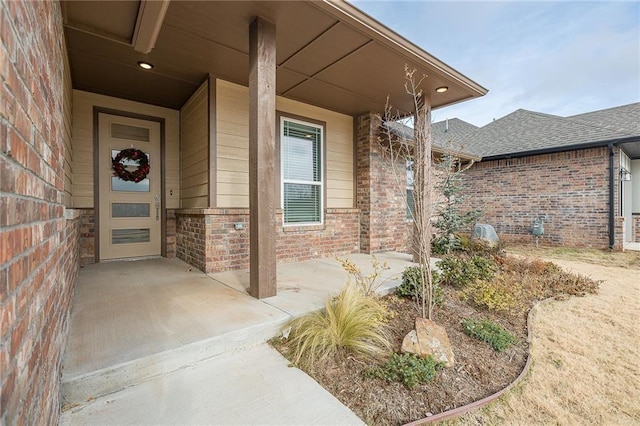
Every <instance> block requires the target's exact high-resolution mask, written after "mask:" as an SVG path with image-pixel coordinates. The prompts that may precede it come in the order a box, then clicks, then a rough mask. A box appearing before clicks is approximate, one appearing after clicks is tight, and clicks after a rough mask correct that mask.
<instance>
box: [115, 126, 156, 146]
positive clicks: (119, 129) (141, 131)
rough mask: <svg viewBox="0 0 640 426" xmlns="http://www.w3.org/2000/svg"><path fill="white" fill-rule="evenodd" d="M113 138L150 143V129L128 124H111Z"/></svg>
mask: <svg viewBox="0 0 640 426" xmlns="http://www.w3.org/2000/svg"><path fill="white" fill-rule="evenodd" d="M111 137H112V138H117V139H127V140H132V141H140V142H149V129H147V128H146V127H137V126H129V125H127V124H119V123H111Z"/></svg>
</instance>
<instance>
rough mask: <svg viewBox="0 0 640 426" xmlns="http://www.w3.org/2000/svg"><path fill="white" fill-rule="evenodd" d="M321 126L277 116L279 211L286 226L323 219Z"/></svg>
mask: <svg viewBox="0 0 640 426" xmlns="http://www.w3.org/2000/svg"><path fill="white" fill-rule="evenodd" d="M322 140H323V127H322V126H319V125H316V124H311V123H306V122H304V121H299V120H294V119H291V118H285V117H281V118H280V144H281V156H280V158H281V162H282V163H281V166H282V167H281V169H282V176H281V177H282V179H281V182H282V210H283V216H284V224H285V225H301V224H302V225H311V224H321V223H322V221H323V218H322V211H323V198H324V197H323V194H324V183H323V180H324V179H323V178H324V177H323V176H322V175H323V158H322Z"/></svg>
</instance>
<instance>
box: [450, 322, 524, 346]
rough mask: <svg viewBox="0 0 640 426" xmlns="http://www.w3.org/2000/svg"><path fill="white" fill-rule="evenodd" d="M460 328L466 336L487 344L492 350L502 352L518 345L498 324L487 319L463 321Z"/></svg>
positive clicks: (514, 338)
mask: <svg viewBox="0 0 640 426" xmlns="http://www.w3.org/2000/svg"><path fill="white" fill-rule="evenodd" d="M462 328H463V329H464V333H465V334H466V335H468V336H471V337H475V338H476V339H478V340H482V341H483V342H487V343H489V344H490V345H491V347H492V348H493V350H495V351H497V352H502V351H504V350H505V349H508V348H510V347H511V346H513V345H515V344H516V343H518V339H517V338H516V337H515V336H514V335H513V334H511V333H509V332H508V331H507V330H505V329H504V328H502V327H500V326H499V325H498V324H496V323H494V322H491V321H489V320H488V319H483V320H480V321H478V320H473V319H463V320H462Z"/></svg>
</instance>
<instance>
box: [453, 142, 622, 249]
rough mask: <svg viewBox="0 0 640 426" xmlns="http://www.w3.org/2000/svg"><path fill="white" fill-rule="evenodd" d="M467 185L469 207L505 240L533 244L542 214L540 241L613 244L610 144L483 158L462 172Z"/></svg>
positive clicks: (600, 245) (565, 243) (545, 242)
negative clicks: (481, 213)
mask: <svg viewBox="0 0 640 426" xmlns="http://www.w3.org/2000/svg"><path fill="white" fill-rule="evenodd" d="M615 164H618V162H617V160H616V162H615ZM464 185H465V187H466V195H467V199H466V201H465V204H466V206H465V207H467V208H480V209H481V210H482V211H484V217H483V218H482V219H481V222H484V223H488V224H491V225H493V226H494V228H495V229H496V231H497V232H498V235H499V236H500V237H501V238H503V239H504V240H507V241H518V242H524V243H533V242H534V241H535V240H534V237H533V236H532V235H531V233H530V228H531V226H532V225H533V220H534V218H536V217H537V216H540V215H544V216H545V222H544V231H545V234H544V236H543V237H542V238H541V239H540V242H541V243H542V244H547V245H555V246H559V245H563V246H572V247H593V248H607V247H608V246H609V232H608V218H609V150H608V148H606V147H605V148H594V149H586V150H579V151H570V152H563V153H556V154H545V155H536V156H530V157H525V158H517V159H508V160H497V161H483V162H480V163H476V164H474V166H473V167H472V168H471V169H470V170H468V171H466V172H465V173H464ZM616 192H617V191H616ZM617 227H619V224H618V225H617ZM616 235H617V236H619V237H621V234H620V232H616Z"/></svg>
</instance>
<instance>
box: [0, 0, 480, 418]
mask: <svg viewBox="0 0 640 426" xmlns="http://www.w3.org/2000/svg"><path fill="white" fill-rule="evenodd" d="M0 24H1V27H0V28H1V31H0V35H1V40H0V41H1V42H0V83H1V84H0V149H1V150H0V171H1V175H0V176H1V181H0V220H1V222H0V225H1V226H2V229H1V231H0V242H1V247H0V248H1V250H0V308H1V310H0V321H1V322H0V380H1V386H2V389H1V391H0V394H1V399H0V407H1V410H2V411H1V413H0V423H2V424H5V423H6V424H14V423H17V424H55V423H56V422H57V418H58V417H57V416H58V412H59V398H58V394H59V374H60V362H61V353H62V350H63V348H64V345H65V341H66V336H67V324H68V318H69V312H70V304H71V298H72V296H73V292H74V286H75V282H76V277H77V271H78V268H79V266H80V265H85V264H87V263H91V262H100V261H103V260H107V259H121V258H136V257H145V256H166V257H172V256H177V257H179V258H181V259H183V260H184V261H186V262H188V263H190V264H192V265H194V266H195V267H197V268H199V269H201V270H203V271H205V272H212V271H222V270H228V269H237V268H250V271H251V273H250V275H251V286H250V289H251V294H252V295H254V296H255V297H267V296H271V295H274V294H275V291H276V286H275V277H276V275H275V272H276V260H277V261H281V262H285V261H300V260H305V259H310V258H314V257H321V256H334V255H340V254H345V253H353V252H359V251H362V252H367V253H370V252H375V251H381V250H397V249H402V248H403V244H404V241H403V240H401V239H400V240H399V239H397V238H396V233H397V232H398V231H397V229H396V228H397V227H401V228H403V230H406V228H407V219H406V213H405V206H404V204H398V201H397V199H398V198H399V197H397V195H396V194H394V193H392V192H390V191H388V188H387V187H386V186H385V185H388V181H389V176H388V175H386V174H385V173H388V172H387V171H385V169H384V167H382V165H381V161H380V158H379V155H378V145H377V139H376V132H377V129H378V128H377V125H376V120H374V117H375V115H374V113H377V112H381V111H383V109H384V105H385V102H386V99H387V96H390V97H391V99H392V100H393V102H394V105H396V106H397V107H398V108H400V109H401V110H403V111H405V112H411V105H412V102H411V99H408V98H407V96H406V93H405V89H404V65H405V64H408V65H409V67H411V68H415V69H417V72H418V73H419V74H424V75H427V76H428V77H427V78H426V79H425V80H424V82H423V87H422V89H423V90H424V93H425V100H426V101H427V102H429V103H430V104H431V106H432V107H433V108H437V107H442V106H446V105H448V104H452V103H456V102H460V101H464V100H466V99H472V98H475V97H479V96H482V95H484V94H485V93H486V89H484V88H483V87H481V86H480V85H478V84H477V83H475V82H473V81H471V80H470V79H469V78H467V77H465V76H464V75H462V74H460V73H459V72H457V71H456V70H454V69H452V68H451V67H449V66H447V65H446V64H444V63H443V62H441V61H439V60H438V59H436V58H434V57H432V56H431V55H429V54H428V53H426V52H425V51H423V50H422V49H420V48H419V47H417V46H416V45H414V44H412V43H411V42H409V41H407V40H406V39H403V38H402V37H400V36H399V35H397V34H396V33H394V32H392V31H391V30H389V29H387V28H386V27H384V26H383V25H381V24H380V23H378V22H377V21H375V20H373V19H372V18H370V17H368V16H367V15H365V14H364V13H362V12H361V11H359V10H358V9H357V8H355V7H354V6H352V5H350V4H349V3H346V2H343V1H314V2H311V1H298V2H261V1H240V2H182V1H176V2H169V1H168V0H166V1H123V2H76V1H69V2H63V3H62V4H61V3H60V2H58V1H49V2H19V1H8V0H0ZM143 67H145V68H152V69H143ZM441 87H447V88H448V90H447V91H446V92H444V93H440V92H442V90H439V91H438V92H437V91H436V88H441ZM131 148H134V149H137V150H142V151H143V152H144V153H145V154H147V155H148V159H149V166H150V168H149V170H148V174H147V175H146V176H144V173H142V170H143V169H140V170H138V172H140V174H139V175H136V177H139V178H140V179H141V180H140V181H139V182H134V181H126V180H122V179H120V178H118V177H116V176H114V170H113V169H112V158H113V157H115V156H117V155H119V154H120V153H121V152H122V151H123V150H125V149H131ZM125 160H126V161H129V165H131V166H132V169H135V168H136V167H138V166H137V165H138V164H139V163H138V161H140V160H135V159H129V160H127V159H126V158H125ZM138 172H136V173H138ZM140 278H141V279H144V277H140ZM132 285H135V283H132Z"/></svg>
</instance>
